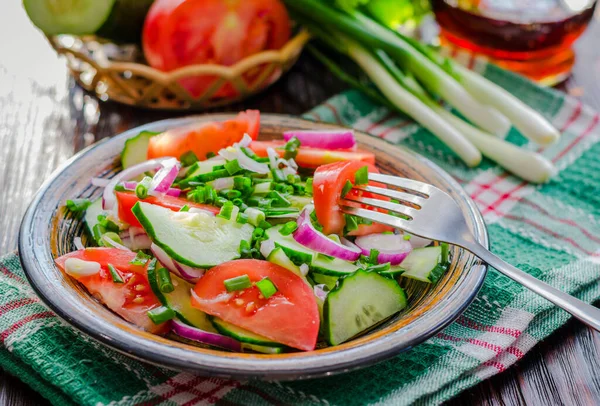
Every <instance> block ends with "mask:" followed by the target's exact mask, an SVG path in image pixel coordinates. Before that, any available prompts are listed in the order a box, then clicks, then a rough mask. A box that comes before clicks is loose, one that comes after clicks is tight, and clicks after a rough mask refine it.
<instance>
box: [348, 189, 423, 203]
mask: <svg viewBox="0 0 600 406" xmlns="http://www.w3.org/2000/svg"><path fill="white" fill-rule="evenodd" d="M355 190H364V191H366V192H371V193H375V194H378V195H381V196H386V197H391V198H392V199H396V200H402V201H404V202H407V203H412V204H416V205H417V206H421V205H422V204H423V203H424V201H423V200H424V199H423V198H422V197H420V196H417V195H411V194H410V193H404V192H399V191H397V190H393V189H386V188H383V187H377V186H364V187H360V188H358V187H357V188H355Z"/></svg>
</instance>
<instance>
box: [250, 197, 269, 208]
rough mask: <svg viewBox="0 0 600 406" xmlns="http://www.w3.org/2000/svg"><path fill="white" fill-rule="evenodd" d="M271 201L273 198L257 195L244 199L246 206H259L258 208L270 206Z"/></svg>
mask: <svg viewBox="0 0 600 406" xmlns="http://www.w3.org/2000/svg"><path fill="white" fill-rule="evenodd" d="M272 202H273V199H268V198H264V197H258V196H251V197H249V198H248V200H246V203H247V204H248V206H252V207H260V208H269V207H271V203H272Z"/></svg>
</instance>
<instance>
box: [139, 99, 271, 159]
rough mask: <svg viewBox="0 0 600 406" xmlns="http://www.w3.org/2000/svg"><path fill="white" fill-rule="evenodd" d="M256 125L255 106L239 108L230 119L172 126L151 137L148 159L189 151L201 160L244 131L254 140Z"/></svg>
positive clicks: (229, 142) (232, 141) (177, 155)
mask: <svg viewBox="0 0 600 406" xmlns="http://www.w3.org/2000/svg"><path fill="white" fill-rule="evenodd" d="M259 129H260V112H259V111H258V110H246V111H242V112H240V113H239V114H238V115H237V117H236V118H235V119H232V120H226V121H214V122H209V123H201V124H192V125H189V126H186V127H180V128H174V129H172V130H169V131H165V132H164V133H162V134H159V135H156V136H154V137H152V138H150V142H149V144H148V159H152V158H159V157H163V156H172V157H175V158H179V157H181V156H182V155H183V154H185V153H186V152H189V151H192V152H193V153H194V154H196V156H197V157H198V159H200V160H204V159H206V154H208V153H209V152H212V153H214V154H216V153H217V152H219V150H221V149H223V148H227V147H228V146H230V145H232V144H233V143H236V142H238V141H240V140H241V139H242V138H243V136H244V134H248V135H250V137H252V139H253V140H255V139H256V138H257V137H258V131H259Z"/></svg>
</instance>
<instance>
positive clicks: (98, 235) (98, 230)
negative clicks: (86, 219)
mask: <svg viewBox="0 0 600 406" xmlns="http://www.w3.org/2000/svg"><path fill="white" fill-rule="evenodd" d="M105 232H106V228H105V227H103V226H102V224H100V223H98V224H96V225H95V226H94V227H93V228H92V237H94V240H95V241H96V244H98V246H100V247H104V242H103V241H102V235H103V234H104V233H105Z"/></svg>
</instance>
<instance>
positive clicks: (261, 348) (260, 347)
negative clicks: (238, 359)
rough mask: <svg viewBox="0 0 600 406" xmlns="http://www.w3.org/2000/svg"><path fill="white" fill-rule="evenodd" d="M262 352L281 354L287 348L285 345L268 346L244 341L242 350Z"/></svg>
mask: <svg viewBox="0 0 600 406" xmlns="http://www.w3.org/2000/svg"><path fill="white" fill-rule="evenodd" d="M248 350H250V351H254V352H260V353H261V354H281V353H283V352H284V350H285V348H283V347H268V346H265V345H256V344H246V343H242V351H243V352H248Z"/></svg>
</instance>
